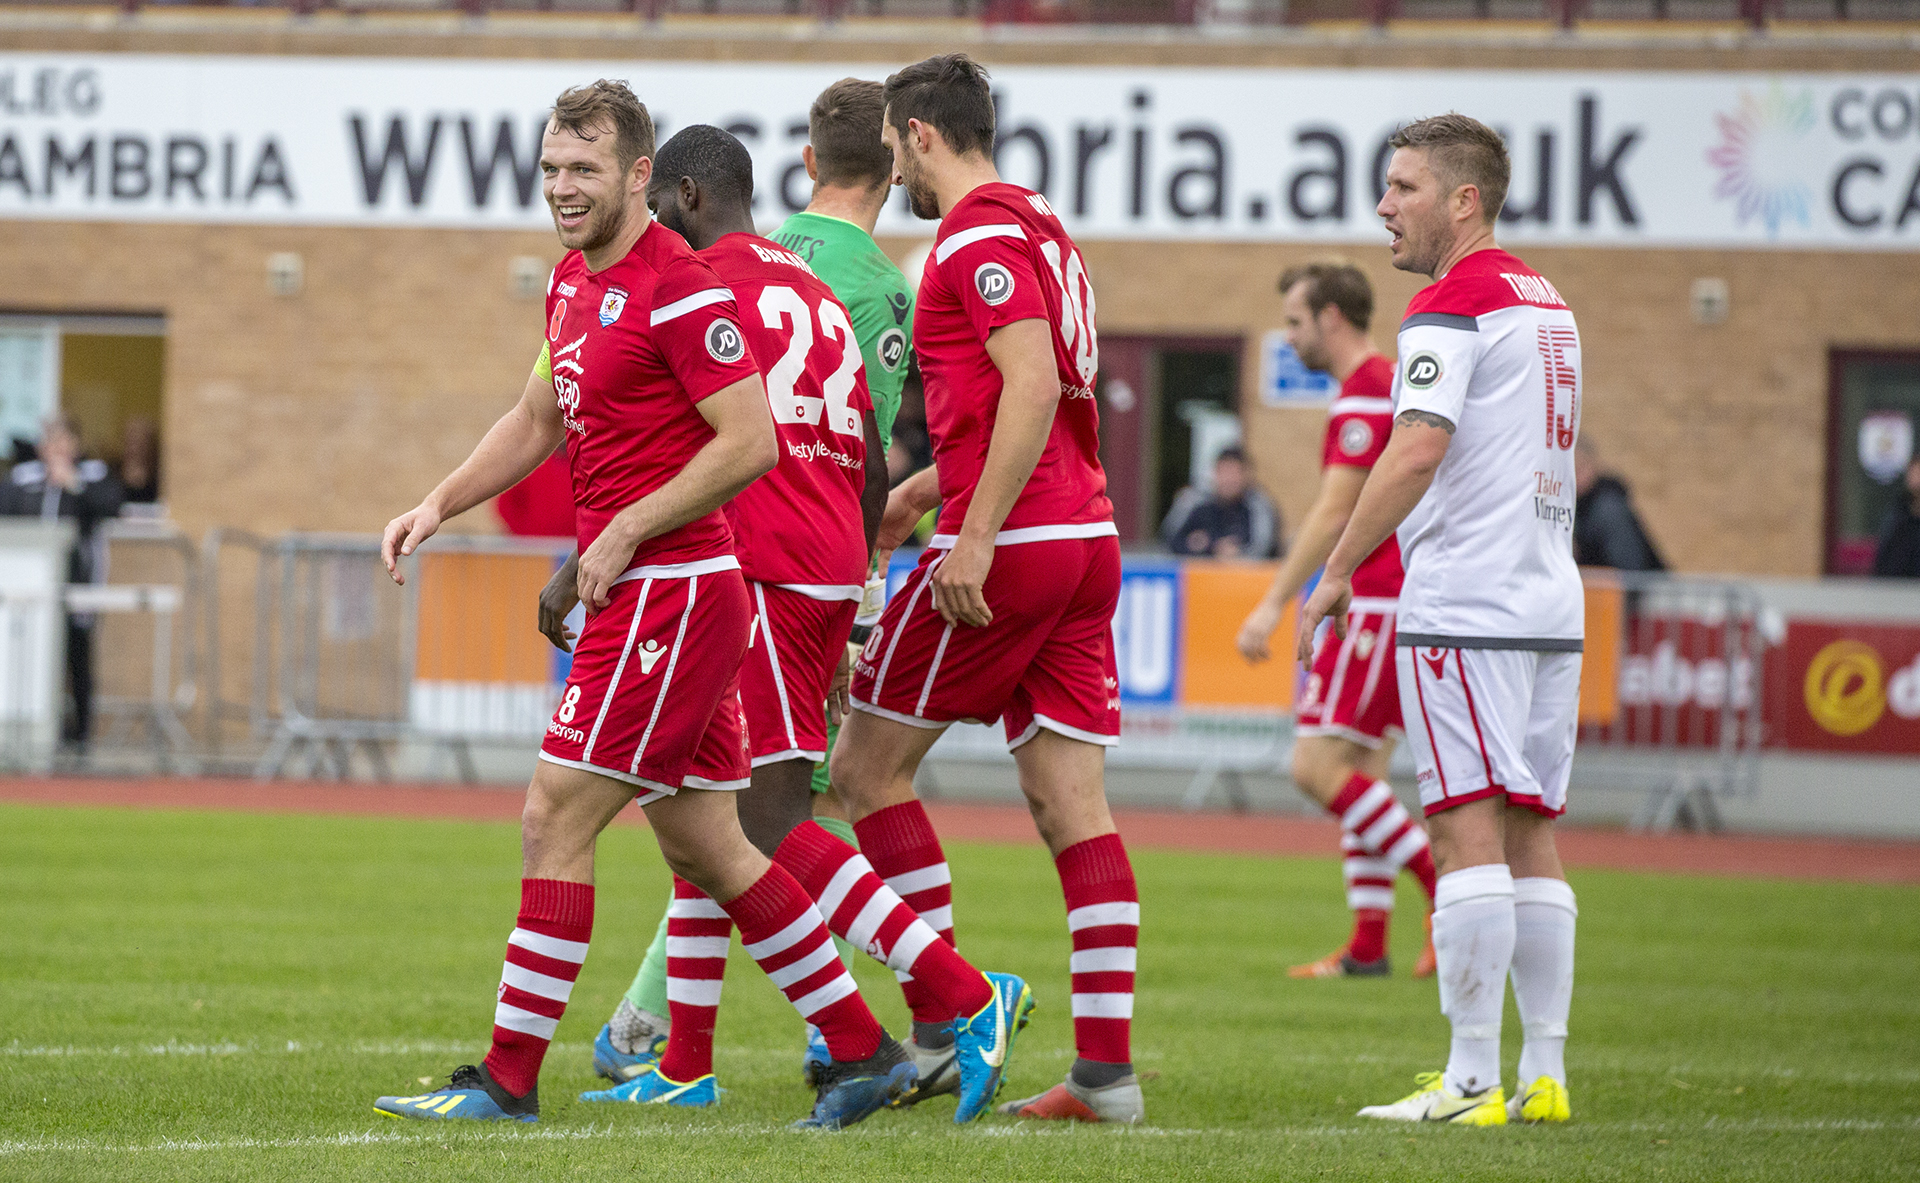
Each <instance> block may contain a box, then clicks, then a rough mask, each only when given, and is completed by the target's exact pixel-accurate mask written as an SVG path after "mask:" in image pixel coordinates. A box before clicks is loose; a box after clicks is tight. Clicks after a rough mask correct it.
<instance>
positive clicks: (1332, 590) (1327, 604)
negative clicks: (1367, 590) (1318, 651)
mask: <svg viewBox="0 0 1920 1183" xmlns="http://www.w3.org/2000/svg"><path fill="white" fill-rule="evenodd" d="M1352 603H1353V584H1352V582H1351V581H1349V580H1345V579H1336V578H1334V577H1333V576H1331V575H1323V576H1321V578H1320V586H1318V587H1316V588H1314V589H1313V594H1312V595H1311V596H1308V597H1307V606H1306V607H1304V608H1302V609H1300V642H1299V644H1298V645H1297V646H1295V648H1294V656H1295V657H1297V658H1299V659H1300V664H1301V665H1304V666H1311V665H1312V664H1313V634H1314V633H1315V632H1317V631H1319V628H1320V622H1321V621H1323V620H1331V621H1332V622H1333V635H1334V636H1336V637H1339V638H1341V639H1343V640H1344V639H1345V638H1346V635H1347V609H1348V608H1349V607H1350V606H1351V605H1352Z"/></svg>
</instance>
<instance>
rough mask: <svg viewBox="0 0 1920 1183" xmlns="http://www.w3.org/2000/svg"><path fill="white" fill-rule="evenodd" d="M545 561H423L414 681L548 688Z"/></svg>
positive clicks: (452, 557) (461, 557)
mask: <svg viewBox="0 0 1920 1183" xmlns="http://www.w3.org/2000/svg"><path fill="white" fill-rule="evenodd" d="M552 575H553V560H552V559H551V558H549V557H547V556H546V555H502V554H432V553H429V554H425V555H422V556H421V557H420V643H419V654H418V665H417V668H416V669H415V671H414V677H415V678H418V679H420V680H422V681H429V682H441V681H445V682H546V681H548V680H550V678H551V677H552V668H553V666H552V657H551V656H550V650H551V646H550V645H549V644H548V643H547V639H546V638H545V637H543V636H541V635H540V630H539V628H538V627H537V624H538V621H539V612H540V608H539V601H540V589H541V588H543V587H545V586H546V585H547V580H548V579H549V578H550V577H552Z"/></svg>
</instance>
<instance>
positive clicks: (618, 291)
mask: <svg viewBox="0 0 1920 1183" xmlns="http://www.w3.org/2000/svg"><path fill="white" fill-rule="evenodd" d="M626 306H627V289H625V288H608V289H607V296H606V299H604V300H601V301H600V327H601V328H603V329H604V328H607V327H608V326H610V325H612V324H613V322H614V321H616V320H619V319H620V313H621V311H622V310H624V309H625V308H626Z"/></svg>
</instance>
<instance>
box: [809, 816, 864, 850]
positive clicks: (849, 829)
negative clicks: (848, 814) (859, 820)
mask: <svg viewBox="0 0 1920 1183" xmlns="http://www.w3.org/2000/svg"><path fill="white" fill-rule="evenodd" d="M813 824H814V825H816V826H819V827H820V828H821V829H823V830H825V831H826V832H827V833H829V834H832V835H833V836H834V837H835V838H838V839H840V841H842V842H844V843H846V844H847V845H848V846H851V847H853V848H854V849H855V850H859V849H860V839H859V838H857V837H855V836H854V833H853V823H852V822H850V821H848V820H847V819H845V818H843V817H816V818H814V819H813Z"/></svg>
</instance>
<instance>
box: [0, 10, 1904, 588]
mask: <svg viewBox="0 0 1920 1183" xmlns="http://www.w3.org/2000/svg"><path fill="white" fill-rule="evenodd" d="M184 20H185V18H175V17H170V16H166V15H164V14H162V15H155V16H151V17H142V18H139V19H137V20H134V21H130V22H126V23H124V24H122V25H119V26H116V27H111V28H105V27H103V28H102V29H98V30H89V29H86V28H84V27H81V26H79V25H77V24H76V25H74V26H71V27H66V28H55V27H51V26H47V27H35V28H28V27H22V28H18V29H12V30H9V32H8V38H9V42H10V45H11V46H12V47H13V48H16V49H42V50H54V49H66V50H92V51H101V50H123V51H140V52H200V53H207V52H237V53H275V52H281V53H317V54H399V55H456V56H489V55H502V54H509V53H510V54H513V55H515V56H543V57H548V58H567V57H592V58H598V59H605V58H608V57H623V56H624V57H642V56H650V57H661V56H671V57H678V58H695V59H705V58H754V59H769V60H774V59H799V60H806V59H816V60H823V59H833V60H843V61H844V60H871V61H875V62H885V63H897V62H902V61H909V60H913V59H914V58H916V57H919V56H922V55H923V54H925V53H928V52H934V51H938V50H942V49H952V48H955V47H963V46H970V47H972V48H974V49H975V51H976V52H979V53H980V54H981V56H982V57H983V58H985V59H986V60H987V61H989V62H1006V63H1012V62H1016V61H1018V62H1034V61H1047V60H1052V61H1060V60H1072V61H1076V62H1082V63H1087V64H1121V63H1128V62H1133V63H1139V64H1174V63H1179V64H1196V65H1197V64H1220V65H1243V66H1246V65H1285V64H1301V65H1305V64H1312V65H1317V66H1329V65H1356V66H1396V65H1398V66H1420V67H1440V66H1455V67H1460V66H1484V67H1498V66H1509V67H1511V66H1521V65H1525V66H1535V67H1548V66H1553V67H1576V66H1577V67H1589V68H1609V67H1612V68H1620V67H1629V66H1631V67H1637V68H1693V69H1757V68H1759V69H1862V70H1873V69H1901V68H1906V67H1907V66H1908V65H1910V59H1908V58H1906V57H1903V56H1902V55H1903V53H1904V52H1906V51H1904V50H1903V49H1902V48H1901V46H1900V45H1899V44H1896V43H1895V42H1894V41H1893V40H1891V39H1890V40H1888V41H1887V42H1885V43H1882V44H1880V45H1878V46H1875V45H1872V44H1865V45H1861V44H1856V45H1852V46H1843V45H1835V44H1822V43H1819V42H1817V41H1800V42H1786V41H1783V42H1780V43H1777V44H1773V45H1742V46H1741V47H1740V48H1738V49H1728V48H1726V47H1725V46H1722V47H1719V48H1716V47H1715V46H1714V45H1713V44H1711V43H1709V42H1706V41H1680V40H1676V41H1675V42H1674V43H1673V44H1671V45H1668V46H1664V47H1663V46H1658V45H1656V46H1652V47H1648V46H1635V47H1623V46H1612V47H1609V46H1605V45H1599V46H1596V45H1592V44H1589V45H1586V46H1581V45H1577V44H1574V45H1569V44H1568V43H1565V42H1556V41H1552V40H1549V39H1545V38H1542V39H1539V40H1538V41H1536V42H1529V43H1526V44H1521V43H1518V42H1511V43H1504V44H1486V45H1475V44H1472V43H1471V42H1470V41H1467V40H1463V39H1458V38H1455V39H1451V40H1446V41H1438V42H1431V43H1420V42H1416V41H1409V40H1399V41H1394V40H1387V41H1381V40H1376V39H1355V40H1347V41H1340V40H1337V39H1335V40H1330V41H1326V42H1324V43H1307V42H1301V41H1296V42H1293V43H1281V42H1276V41H1264V42H1263V41H1259V40H1254V41H1250V42H1248V43H1244V44H1235V45H1217V44H1212V43H1204V42H1199V41H1187V42H1182V43H1169V44H1159V43H1154V42H1152V41H1150V40H1141V41H1133V42H1129V41H1127V40H1125V39H1124V38H1114V39H1110V40H1102V41H1100V42H1092V43H1088V44H1085V45H1080V46H1071V45H1064V44H1062V43H1059V42H1056V41H1053V40H1047V41H1028V42H1020V41H991V42H989V41H985V40H982V39H981V34H980V33H979V30H978V29H977V27H975V26H970V25H959V26H955V27H954V28H953V29H952V30H943V32H942V35H941V36H940V37H939V38H938V43H937V44H936V43H933V42H931V41H929V42H927V43H924V44H922V43H915V42H914V41H913V40H912V38H911V37H907V38H903V39H883V38H879V37H870V38H866V39H863V38H862V36H861V34H860V33H859V31H858V30H857V29H856V28H852V27H849V28H844V29H842V30H840V31H838V32H837V33H836V34H835V35H834V36H832V37H830V38H824V37H814V38H803V39H796V38H794V37H792V36H790V35H789V34H788V33H786V32H782V31H780V29H779V28H777V27H776V28H774V29H773V31H772V32H767V31H766V30H765V29H763V28H760V27H759V26H747V27H743V26H735V25H729V26H727V31H726V33H725V35H724V36H716V35H714V33H713V29H714V28H715V26H711V25H704V26H703V25H701V24H700V23H699V22H697V21H678V22H668V23H667V25H666V26H665V27H664V30H663V31H648V30H645V29H644V28H643V27H642V26H640V25H637V24H634V23H632V22H620V21H600V22H597V23H593V22H587V21H584V20H581V19H577V18H576V19H571V20H567V21H556V22H553V23H552V24H550V25H547V26H544V28H545V30H546V31H545V32H541V31H539V30H540V28H541V27H536V26H534V25H530V24H528V25H524V26H516V30H515V31H516V36H515V37H513V38H511V39H503V38H502V37H501V36H498V35H495V34H493V33H488V34H481V33H473V32H465V31H459V30H460V29H461V28H462V27H461V26H458V25H457V24H456V23H454V22H452V21H450V20H449V21H436V20H433V19H423V18H414V19H412V20H411V22H410V23H409V22H405V21H402V22H395V23H389V24H382V23H381V22H380V21H379V20H378V19H377V18H365V19H361V20H359V21H358V23H357V24H356V23H354V22H352V21H348V20H344V19H336V18H324V19H320V20H316V21H313V22H310V23H308V24H306V25H303V26H294V25H291V24H288V23H287V22H285V21H284V19H282V18H278V17H273V16H262V17H260V18H258V19H254V18H244V17H235V18H234V19H233V20H231V21H227V22H224V23H216V24H211V25H208V26H206V27H197V26H196V27H191V28H189V27H187V25H186V24H183V21H184ZM249 22H251V23H249ZM590 26H591V27H590ZM520 33H524V34H525V35H524V36H520V35H518V34H520ZM1522 40H1525V39H1522ZM976 43H977V44H976ZM883 245H885V246H887V248H888V249H889V250H890V251H891V252H892V253H893V254H894V255H895V256H896V257H898V256H899V255H901V254H903V253H905V251H906V250H907V249H909V248H910V247H911V246H913V245H914V242H913V241H912V240H889V241H887V242H886V243H884V244H883ZM1084 249H1085V254H1086V256H1087V259H1088V263H1089V266H1090V268H1091V269H1092V271H1093V274H1094V276H1095V279H1096V283H1097V284H1098V285H1099V293H1100V320H1101V326H1100V327H1101V329H1102V331H1103V332H1106V333H1110V334H1113V333H1139V334H1160V333H1204V334H1209V335H1216V334H1222V333H1227V334H1231V333H1243V334H1245V336H1246V339H1247V361H1246V366H1245V370H1246V374H1247V378H1246V390H1245V392H1244V396H1245V399H1246V401H1247V404H1248V408H1249V411H1248V421H1249V442H1250V445H1251V448H1252V451H1253V453H1254V456H1255V459H1256V462H1257V464H1258V467H1259V470H1260V474H1261V477H1262V479H1263V481H1264V482H1265V483H1266V484H1267V485H1268V486H1269V488H1270V489H1271V490H1272V491H1273V492H1274V494H1275V495H1276V497H1277V498H1278V500H1279V501H1280V504H1281V506H1282V509H1283V511H1284V512H1285V515H1286V518H1287V520H1288V521H1289V522H1290V523H1297V522H1298V521H1299V520H1300V518H1301V516H1302V515H1303V514H1304V512H1305V509H1306V506H1307V504H1308V503H1309V501H1310V500H1311V498H1312V494H1313V489H1314V486H1315V483H1316V481H1317V466H1318V453H1319V437H1320V432H1321V419H1320V416H1319V415H1318V413H1315V412H1306V411H1277V410H1268V409H1262V408H1259V407H1257V406H1255V405H1254V398H1255V393H1254V390H1253V386H1254V382H1255V380H1256V376H1257V373H1258V361H1257V356H1256V352H1255V351H1256V347H1257V342H1258V338H1259V335H1260V333H1261V332H1263V331H1264V330H1266V329H1268V328H1271V327H1274V326H1276V325H1277V324H1278V317H1279V297H1278V295H1277V293H1275V291H1274V290H1273V284H1274V279H1275V277H1276V276H1277V275H1278V274H1279V272H1280V270H1281V269H1282V268H1283V267H1285V266H1286V265H1288V264H1289V263H1292V262H1295V261H1299V260H1303V259H1306V258H1308V257H1311V256H1313V255H1317V254H1320V253H1322V251H1323V249H1324V248H1313V247H1306V246H1300V245H1285V246H1280V245H1275V246H1260V245H1247V244H1231V245H1179V246H1175V245H1156V244H1137V243H1110V242H1109V243H1088V244H1084ZM1344 249H1345V252H1346V253H1347V254H1349V255H1350V256H1352V257H1354V258H1355V259H1357V260H1358V261H1360V262H1361V263H1362V265H1363V266H1365V267H1366V268H1367V269H1368V271H1369V272H1370V273H1371V274H1372V275H1373V277H1374V280H1375V282H1376V284H1377V285H1378V288H1379V291H1380V300H1379V304H1380V312H1379V319H1378V321H1377V323H1376V332H1375V337H1376V339H1377V340H1379V341H1381V342H1382V343H1383V344H1386V345H1389V346H1390V345H1391V333H1392V326H1393V325H1394V324H1395V323H1397V321H1398V319H1399V316H1400V313H1401V311H1402V309H1403V308H1404V306H1405V303H1406V301H1407V299H1408V298H1409V297H1410V296H1411V295H1412V294H1413V292H1415V291H1416V290H1418V287H1419V285H1420V282H1422V281H1418V280H1416V279H1414V278H1412V277H1408V276H1405V275H1401V274H1399V273H1396V272H1393V271H1392V270H1391V269H1390V268H1389V267H1388V266H1387V262H1386V252H1385V248H1384V246H1383V245H1381V244H1380V243H1377V242H1376V243H1365V244H1353V245H1350V246H1348V247H1346V248H1344ZM277 251H296V252H298V253H300V254H301V255H302V256H303V257H304V260H305V264H306V283H305V288H304V290H303V291H302V292H301V293H300V294H299V295H297V296H292V297H279V296H272V295H269V294H268V292H267V285H266V259H267V256H268V255H269V254H271V253H273V252H277ZM558 253H559V252H558V248H557V246H556V244H555V242H554V240H553V238H552V236H551V235H548V234H529V233H517V232H499V231H494V232H473V231H428V230H418V231H413V230H372V231H363V230H340V229H312V228H234V227H191V226H166V225H103V224H97V223H93V224H46V223H20V222H0V292H4V293H6V295H5V296H4V297H0V300H3V301H4V303H5V305H6V307H7V308H9V309H12V310H47V311H59V312H80V311H108V312H140V313H156V312H157V313H163V314H165V316H166V317H167V333H168V349H167V375H166V399H165V412H164V425H163V426H164V441H165V443H164V455H163V464H164V471H165V473H166V481H167V488H166V495H167V500H168V501H169V503H170V505H171V506H172V509H173V512H174V515H175V516H176V518H177V519H178V520H179V521H180V522H181V523H182V524H183V525H184V526H185V527H186V528H187V529H188V530H190V531H192V532H195V533H198V532H199V531H201V530H204V529H206V528H207V527H210V526H213V525H232V526H242V527H247V528H251V529H254V530H258V531H278V530H285V529H292V528H304V529H328V530H352V531H371V530H377V529H378V528H379V527H380V526H381V525H382V524H383V523H384V522H385V521H386V520H387V518H388V517H389V516H391V515H392V514H394V513H395V512H398V511H399V510H402V509H404V508H406V507H407V506H409V505H411V504H413V503H414V501H415V500H416V499H417V498H418V497H419V496H420V494H421V493H422V492H424V491H425V489H427V488H428V487H429V486H430V485H431V484H432V482H433V481H435V480H436V479H438V478H439V477H440V476H441V475H443V474H444V473H445V472H446V471H448V470H449V469H450V468H451V467H452V466H453V465H455V464H456V463H458V462H459V460H460V459H461V458H462V457H464V456H465V455H466V453H467V451H468V450H469V449H470V448H471V446H472V445H473V443H474V442H475V441H476V440H477V439H478V438H479V437H480V435H481V433H482V432H484V431H485V429H486V427H487V425H488V424H490V423H491V422H492V421H493V420H494V418H496V417H497V416H498V415H499V414H500V413H501V412H502V411H504V410H505V409H506V408H507V407H508V406H510V405H511V403H512V401H513V399H514V398H515V397H517V395H518V394H519V392H520V390H521V388H522V386H523V384H524V382H525V378H526V374H527V371H528V368H529V366H530V365H531V362H532V360H533V356H534V354H535V352H536V351H537V350H538V348H539V342H540V331H541V324H540V321H541V307H540V304H539V302H538V301H536V300H527V299H521V298H515V297H514V296H513V295H512V294H511V290H510V285H509V276H508V264H509V260H510V259H512V258H513V257H514V256H518V255H537V256H540V257H542V258H544V259H548V260H552V259H554V258H556V257H557V256H558ZM1525 253H1526V255H1527V258H1528V261H1529V262H1530V263H1532V264H1533V265H1534V266H1536V267H1538V268H1539V269H1541V270H1542V271H1543V272H1545V273H1546V274H1547V275H1548V276H1550V277H1551V278H1552V279H1553V280H1554V282H1555V283H1556V284H1557V285H1558V286H1559V288H1560V290H1561V291H1562V292H1563V293H1565V295H1566V296H1567V298H1568V299H1569V300H1570V301H1571V302H1572V304H1573V307H1574V309H1575V311H1576V313H1577V314H1578V316H1579V318H1580V322H1581V328H1582V331H1583V336H1584V338H1585V342H1586V347H1587V352H1586V358H1585V364H1586V376H1587V382H1588V387H1589V396H1588V402H1587V407H1586V416H1587V419H1586V422H1587V426H1588V430H1589V431H1590V432H1591V433H1592V435H1593V436H1594V437H1595V438H1596V439H1597V440H1598V441H1600V443H1601V444H1602V446H1603V448H1604V450H1605V452H1606V454H1607V456H1608V458H1609V459H1610V460H1611V462H1612V463H1613V464H1614V465H1615V466H1616V467H1617V468H1618V469H1619V470H1620V471H1621V472H1622V474H1623V475H1624V476H1625V477H1626V478H1627V479H1628V480H1629V482H1630V483H1631V484H1632V485H1633V487H1634V489H1635V490H1636V493H1637V496H1638V498H1639V501H1640V505H1641V508H1642V511H1643V514H1644V516H1645V517H1646V519H1647V521H1648V523H1649V526H1650V527H1651V529H1652V531H1653V532H1654V534H1655V535H1656V536H1657V538H1658V540H1659V542H1660V544H1661V545H1662V546H1663V548H1664V549H1665V550H1666V551H1667V553H1668V555H1669V557H1670V558H1671V559H1672V560H1673V561H1674V562H1675V564H1676V565H1677V566H1679V567H1681V568H1682V569H1686V570H1694V571H1741V572H1756V573H1759V572H1765V573H1773V574H1783V575H1811V574H1815V573H1817V572H1818V570H1819V568H1820V562H1821V558H1820V548H1821V544H1822V522H1823V514H1824V497H1825V484H1824V467H1825V459H1824V457H1825V446H1826V445H1825V435H1826V405H1827V402H1826V400H1827V392H1826V363H1827V350H1828V349H1829V347H1832V346H1862V345H1879V346H1889V347H1909V348H1920V313H1916V311H1915V309H1917V308H1920V266H1915V264H1914V256H1912V255H1910V254H1909V255H1895V254H1879V255H1876V254H1865V253H1859V254H1850V253H1832V254H1805V253H1786V252H1761V251H1753V252H1728V251H1714V252H1706V251H1629V250H1584V251H1583V250H1566V249H1554V250H1544V249H1543V250H1530V251H1527V252H1525ZM1703 276H1715V277H1719V278H1724V279H1725V280H1727V281H1728V283H1729V285H1730V286H1731V292H1732V315H1731V318H1730V319H1729V320H1728V322H1727V323H1725V324H1723V325H1719V326H1715V327H1702V326H1698V325H1695V324H1694V323H1693V322H1692V319H1691V317H1690V315H1689V312H1688V289H1689V285H1690V283H1691V281H1692V280H1693V279H1694V278H1696V277H1703ZM464 528H468V529H478V530H491V529H493V528H495V526H494V520H493V518H492V516H491V514H490V513H488V512H487V511H484V510H483V511H480V512H479V513H477V514H475V515H473V517H472V519H471V520H470V522H469V523H467V524H466V525H465V526H464Z"/></svg>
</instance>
